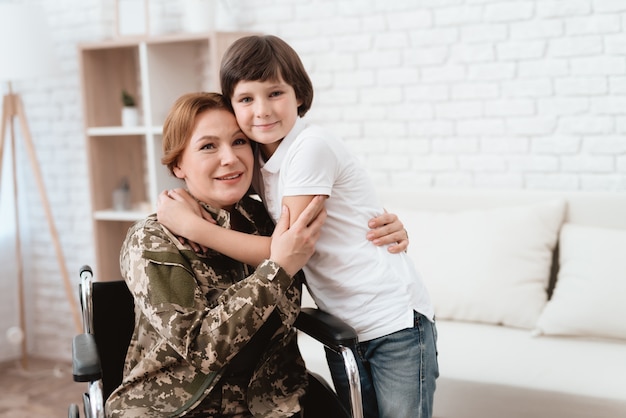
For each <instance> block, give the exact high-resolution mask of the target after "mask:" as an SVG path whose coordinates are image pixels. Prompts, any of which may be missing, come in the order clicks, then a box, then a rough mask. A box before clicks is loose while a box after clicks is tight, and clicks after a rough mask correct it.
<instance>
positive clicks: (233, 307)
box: [106, 197, 306, 417]
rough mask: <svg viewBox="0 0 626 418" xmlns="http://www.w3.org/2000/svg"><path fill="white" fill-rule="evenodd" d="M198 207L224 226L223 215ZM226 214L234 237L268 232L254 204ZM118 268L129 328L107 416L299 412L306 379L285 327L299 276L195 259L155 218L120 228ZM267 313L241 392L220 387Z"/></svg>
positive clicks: (217, 258)
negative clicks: (131, 319)
mask: <svg viewBox="0 0 626 418" xmlns="http://www.w3.org/2000/svg"><path fill="white" fill-rule="evenodd" d="M205 208H206V209H207V210H209V211H210V212H211V213H212V215H213V216H214V218H215V219H216V220H217V222H218V224H219V225H221V226H222V227H224V228H230V224H231V220H230V214H229V213H228V212H226V211H216V210H214V209H212V208H209V207H205ZM235 209H236V210H235V211H233V216H236V217H237V226H238V227H237V229H238V230H242V231H244V232H248V233H255V234H262V235H269V234H271V232H272V229H273V224H272V222H271V220H270V218H269V216H268V215H267V212H266V211H265V208H264V207H263V205H262V204H261V203H260V202H258V201H256V200H254V199H251V198H248V197H246V198H244V199H243V200H242V201H241V202H240V203H239V204H237V205H236V208H235ZM239 218H241V219H239ZM240 224H241V227H240ZM120 267H121V272H122V275H123V277H124V279H125V280H126V283H127V284H128V287H129V289H130V291H131V292H132V293H133V295H134V298H135V331H134V334H133V336H132V339H131V343H130V346H129V350H128V353H127V356H126V363H125V370H124V379H123V382H122V384H121V386H120V387H118V388H117V389H116V390H115V391H114V392H113V394H112V395H111V396H110V397H109V399H108V400H107V405H106V410H107V416H109V417H121V416H124V417H153V416H154V417H165V416H183V415H187V414H189V416H241V417H250V416H254V417H289V416H293V415H294V414H296V413H297V412H298V411H299V410H300V404H299V399H300V397H301V396H302V395H303V394H304V391H305V387H306V373H305V368H304V361H303V360H302V357H301V355H300V352H299V350H298V347H297V343H296V330H295V328H293V323H294V321H295V319H296V317H297V315H298V313H299V311H300V290H301V277H300V276H297V277H296V278H295V279H294V278H290V277H289V276H288V275H287V274H286V273H285V272H284V270H282V269H281V268H280V267H279V266H278V265H276V264H275V263H273V262H271V261H269V260H265V261H264V262H262V263H261V264H260V265H259V266H258V267H257V268H256V270H255V271H254V272H252V270H253V269H252V268H251V267H250V266H246V265H244V264H242V263H239V262H236V261H234V260H232V259H230V258H228V257H226V256H224V255H221V254H219V253H217V252H215V251H212V250H208V251H207V252H206V253H205V254H198V253H195V252H194V251H193V250H192V249H191V247H190V246H189V245H187V244H181V243H180V242H179V240H178V239H177V238H176V237H175V236H174V235H173V234H171V233H170V232H169V231H168V230H167V229H166V228H165V227H163V226H162V225H161V224H159V223H158V222H157V220H156V216H155V215H151V216H149V217H147V218H146V219H144V220H142V221H139V222H137V223H136V224H134V225H133V226H132V227H131V228H130V229H129V231H128V234H127V237H126V240H125V241H124V244H123V246H122V250H121V254H120ZM274 310H276V311H277V312H278V314H279V317H280V328H279V329H278V330H277V331H276V332H275V333H274V334H273V336H272V338H271V342H270V344H269V347H268V348H267V349H266V350H265V353H264V354H263V356H262V358H260V359H259V361H258V362H257V363H256V364H257V366H256V368H255V370H254V373H253V375H252V378H251V379H250V381H249V382H248V384H247V387H243V386H245V385H239V386H237V385H235V386H234V387H233V385H229V384H227V383H224V384H222V381H221V380H220V379H221V377H222V375H223V373H224V368H225V366H226V365H228V363H229V361H230V360H231V359H232V358H233V357H234V356H235V355H236V354H237V353H238V351H239V350H240V349H241V348H242V347H243V346H245V345H246V344H247V343H248V342H249V341H250V339H251V338H252V336H253V335H254V334H255V332H256V331H257V330H258V329H259V328H260V327H261V326H262V325H263V324H264V323H265V321H266V320H267V319H268V317H269V316H270V314H271V313H272V312H273V311H274ZM228 411H230V412H228Z"/></svg>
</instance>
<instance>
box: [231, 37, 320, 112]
mask: <svg viewBox="0 0 626 418" xmlns="http://www.w3.org/2000/svg"><path fill="white" fill-rule="evenodd" d="M281 78H282V79H283V80H284V81H285V82H286V83H287V84H289V85H290V86H291V87H293V89H294V91H295V93H296V98H297V99H298V100H301V101H302V104H301V105H300V106H299V107H298V115H299V116H301V117H302V116H304V115H305V114H306V112H307V111H308V110H309V109H310V108H311V103H312V102H313V83H311V79H310V78H309V75H308V74H307V72H306V70H305V69H304V65H302V61H300V57H299V56H298V54H297V53H296V51H294V49H293V48H292V47H290V46H289V45H288V44H287V43H286V42H285V41H283V40H282V39H280V38H278V37H277V36H273V35H265V36H257V35H253V36H246V37H243V38H240V39H237V40H236V41H235V42H234V43H233V44H232V45H231V46H230V47H229V48H228V49H227V50H226V52H225V53H224V57H223V58H222V65H221V68H220V84H221V87H222V94H224V96H225V97H226V98H227V99H228V100H229V101H230V100H231V99H232V97H233V92H234V90H235V86H237V83H239V82H240V81H267V80H271V81H278V80H279V79H281Z"/></svg>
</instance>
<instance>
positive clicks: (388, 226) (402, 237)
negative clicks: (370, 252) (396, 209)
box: [367, 210, 409, 254]
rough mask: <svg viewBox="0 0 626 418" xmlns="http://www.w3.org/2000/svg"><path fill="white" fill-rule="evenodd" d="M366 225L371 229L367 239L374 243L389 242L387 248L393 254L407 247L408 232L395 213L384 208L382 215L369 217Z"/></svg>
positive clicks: (379, 244)
mask: <svg viewBox="0 0 626 418" xmlns="http://www.w3.org/2000/svg"><path fill="white" fill-rule="evenodd" d="M368 226H369V227H370V228H371V229H370V231H369V232H368V233H367V239H368V240H370V241H372V243H373V244H374V245H377V246H381V245H386V244H391V245H390V246H389V248H388V249H387V250H388V251H389V252H390V253H393V254H397V253H400V252H402V251H406V249H407V248H408V247H409V234H408V232H407V231H406V229H404V225H403V224H402V222H400V219H398V217H397V216H396V215H395V214H393V213H388V212H387V211H386V210H385V213H383V214H382V215H379V216H377V217H376V218H373V219H370V221H369V223H368Z"/></svg>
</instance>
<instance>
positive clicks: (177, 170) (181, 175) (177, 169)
mask: <svg viewBox="0 0 626 418" xmlns="http://www.w3.org/2000/svg"><path fill="white" fill-rule="evenodd" d="M172 171H173V172H174V175H175V176H176V177H177V178H179V179H181V180H185V172H184V171H183V169H182V168H180V166H175V167H174V168H173V169H172Z"/></svg>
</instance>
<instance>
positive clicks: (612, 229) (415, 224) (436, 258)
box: [301, 189, 626, 418]
mask: <svg viewBox="0 0 626 418" xmlns="http://www.w3.org/2000/svg"><path fill="white" fill-rule="evenodd" d="M381 197H382V200H383V202H384V205H385V207H386V208H387V209H388V210H390V211H392V212H395V213H397V214H399V215H400V219H401V220H402V221H403V222H404V224H405V226H406V227H407V229H408V231H409V235H410V246H409V254H410V255H411V256H412V258H413V260H414V261H415V263H416V266H417V268H418V270H420V271H421V273H422V275H423V276H424V280H425V281H426V283H427V285H428V287H429V291H430V293H431V297H432V299H433V302H434V304H435V310H436V315H437V329H438V334H439V335H438V350H439V368H440V378H439V380H438V383H437V391H436V394H435V416H436V417H437V418H472V417H481V418H489V417H493V418H496V417H497V418H504V417H506V418H516V417H519V418H522V417H524V418H527V417H534V418H541V417H546V418H548V417H550V418H559V417H568V418H570V417H594V418H596V417H607V418H609V417H622V416H623V417H626V193H609V192H607V193H583V192H539V191H532V192H531V191H514V192H504V191H488V190H466V191H461V190H439V189H429V190H417V191H412V192H403V193H390V192H387V193H383V194H382V195H381ZM549 295H550V296H551V298H550V299H548V297H549ZM305 303H307V304H310V302H305ZM301 347H302V351H303V354H304V356H305V359H306V361H307V363H308V365H309V367H310V368H312V369H313V370H317V371H318V372H319V373H320V374H322V375H325V376H328V372H327V369H325V364H324V359H323V354H322V353H321V351H320V349H319V347H314V345H313V344H312V343H311V342H310V341H308V340H306V339H303V340H302V342H301Z"/></svg>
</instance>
